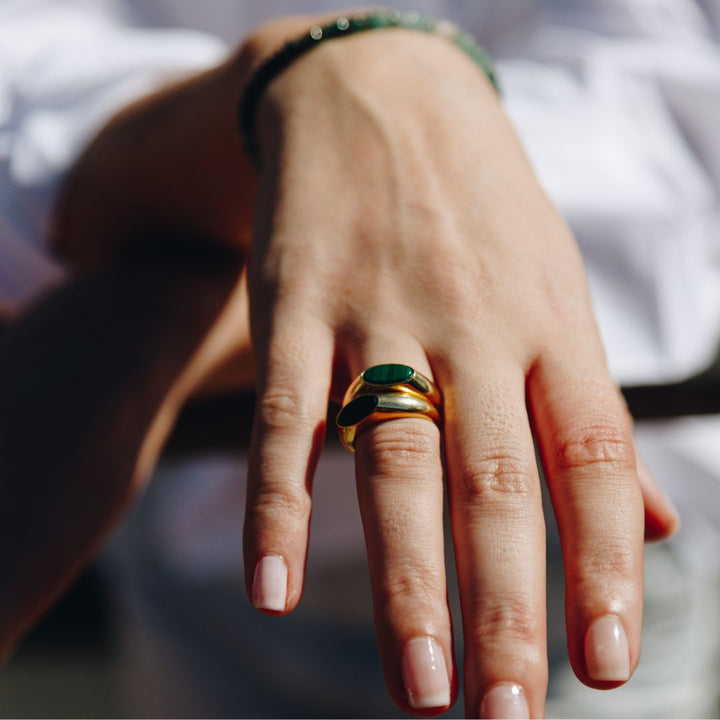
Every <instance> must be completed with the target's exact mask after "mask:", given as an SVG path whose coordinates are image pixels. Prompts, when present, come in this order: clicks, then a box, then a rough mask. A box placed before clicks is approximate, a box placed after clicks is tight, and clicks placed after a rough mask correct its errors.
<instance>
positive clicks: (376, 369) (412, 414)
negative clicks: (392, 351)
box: [335, 364, 441, 452]
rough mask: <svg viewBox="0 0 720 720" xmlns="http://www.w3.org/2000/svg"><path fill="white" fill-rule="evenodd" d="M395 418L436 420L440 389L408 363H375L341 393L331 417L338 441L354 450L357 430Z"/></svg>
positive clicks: (437, 418) (439, 419) (438, 413)
mask: <svg viewBox="0 0 720 720" xmlns="http://www.w3.org/2000/svg"><path fill="white" fill-rule="evenodd" d="M397 418H426V419H427V420H431V421H432V422H434V423H435V424H440V421H441V417H440V391H439V390H438V389H437V388H436V387H435V385H434V384H433V383H432V382H431V381H430V380H428V378H426V377H425V376H424V375H422V374H421V373H419V372H417V371H416V370H413V368H411V367H409V366H408V365H395V364H392V365H390V364H386V365H375V366H373V367H371V368H368V369H367V370H365V371H364V372H362V373H361V374H360V375H359V377H358V378H357V379H356V380H355V381H354V382H353V383H352V384H351V385H350V387H349V388H348V390H347V392H346V393H345V399H344V402H343V407H342V409H341V410H340V412H339V413H338V415H337V419H336V421H335V423H336V425H337V428H338V434H339V436H340V440H341V442H342V444H343V445H344V446H345V447H346V448H347V449H348V450H350V452H355V437H356V435H357V432H358V430H360V429H361V428H363V427H365V426H366V425H370V424H372V423H377V422H382V421H384V420H395V419H397Z"/></svg>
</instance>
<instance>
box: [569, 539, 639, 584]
mask: <svg viewBox="0 0 720 720" xmlns="http://www.w3.org/2000/svg"><path fill="white" fill-rule="evenodd" d="M575 575H576V577H575V584H576V585H577V586H578V587H580V588H583V587H588V588H597V587H598V586H605V585H607V583H608V581H610V580H611V581H612V582H618V581H619V582H623V583H632V582H634V581H635V580H636V579H637V578H638V577H640V576H641V575H642V560H641V557H640V556H639V554H638V553H636V552H633V550H632V549H631V548H629V547H627V546H625V545H620V544H618V543H615V544H608V545H606V546H605V547H603V548H602V550H601V551H600V552H598V550H597V548H595V549H594V550H593V552H591V553H587V554H585V555H584V556H583V557H582V558H581V559H580V560H579V561H578V563H577V566H576V568H575Z"/></svg>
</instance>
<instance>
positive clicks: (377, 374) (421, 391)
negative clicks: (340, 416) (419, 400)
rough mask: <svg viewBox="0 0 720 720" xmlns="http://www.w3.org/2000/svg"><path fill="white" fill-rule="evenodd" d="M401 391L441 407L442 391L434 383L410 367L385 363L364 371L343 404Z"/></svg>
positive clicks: (351, 387)
mask: <svg viewBox="0 0 720 720" xmlns="http://www.w3.org/2000/svg"><path fill="white" fill-rule="evenodd" d="M392 390H399V391H403V392H410V393H416V394H418V395H421V396H422V397H424V398H425V399H426V400H428V402H430V403H432V404H433V405H440V391H439V390H438V389H437V388H436V387H435V385H434V384H433V382H432V381H431V380H429V379H428V378H426V377H425V376H424V375H423V374H422V373H419V372H418V371H417V370H414V369H413V368H411V367H410V366H409V365H399V364H397V363H385V364H384V365H373V366H372V367H369V368H368V369H367V370H363V372H361V373H360V375H359V376H358V377H357V378H356V379H355V381H354V382H353V383H352V384H351V385H350V387H349V388H348V389H347V391H346V392H345V397H344V399H343V404H346V403H348V402H349V401H350V400H352V399H353V398H356V397H358V396H359V395H367V394H369V393H375V392H389V391H392Z"/></svg>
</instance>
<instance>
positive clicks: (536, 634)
mask: <svg viewBox="0 0 720 720" xmlns="http://www.w3.org/2000/svg"><path fill="white" fill-rule="evenodd" d="M478 358H482V359H483V360H482V362H478ZM433 366H434V367H436V371H437V374H438V378H439V380H440V382H441V383H442V386H443V387H444V388H445V444H446V464H447V472H448V493H449V501H450V517H451V521H452V529H453V538H454V544H455V556H456V561H457V573H458V583H459V588H460V600H461V605H462V613H463V630H464V632H463V635H464V638H465V697H466V700H465V702H466V705H465V707H466V713H468V716H472V717H517V718H520V717H530V716H531V717H540V716H542V714H543V710H544V700H545V693H546V689H547V659H546V630H545V527H544V523H543V517H542V501H541V493H540V481H539V477H538V472H537V465H536V462H535V456H534V451H533V443H532V436H531V433H530V423H529V419H528V416H527V412H526V410H525V395H524V387H525V376H524V373H523V371H522V369H521V368H520V367H518V366H517V363H513V362H512V361H508V362H507V363H506V362H503V359H502V358H499V357H498V356H497V355H496V356H494V357H493V358H492V359H490V358H488V357H487V353H482V352H477V353H474V354H473V355H472V356H469V355H468V353H467V351H465V352H464V353H463V352H456V353H454V354H453V355H451V356H450V359H449V361H447V362H442V363H438V365H436V364H435V361H433Z"/></svg>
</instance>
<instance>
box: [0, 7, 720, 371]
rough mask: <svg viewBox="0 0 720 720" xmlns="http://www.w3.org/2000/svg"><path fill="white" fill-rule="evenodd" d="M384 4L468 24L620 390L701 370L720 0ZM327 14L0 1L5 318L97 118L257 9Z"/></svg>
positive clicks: (231, 34)
mask: <svg viewBox="0 0 720 720" xmlns="http://www.w3.org/2000/svg"><path fill="white" fill-rule="evenodd" d="M394 5H396V6H398V7H401V8H409V7H417V8H418V9H420V10H422V11H424V12H427V13H428V14H432V15H435V16H444V17H449V18H450V19H453V20H455V21H457V22H459V23H461V24H462V25H463V26H464V27H466V28H467V29H468V30H470V31H472V32H474V33H475V34H476V35H477V36H478V37H479V38H480V39H481V40H482V41H483V42H484V43H485V44H486V46H487V47H488V48H489V49H490V51H491V52H492V53H493V54H494V56H495V57H496V58H498V65H499V70H500V78H501V82H502V85H503V92H504V102H505V106H506V108H507V111H508V113H509V115H510V117H511V118H512V120H513V122H514V123H515V125H516V127H517V128H518V131H519V133H520V135H521V138H522V140H523V141H524V144H525V146H526V148H527V152H528V154H529V156H530V158H531V161H532V163H533V165H534V167H535V169H536V172H537V174H538V176H539V178H540V181H541V182H542V183H543V185H544V186H545V188H546V190H547V191H548V193H549V195H550V196H551V198H552V199H553V201H554V202H555V203H556V204H557V205H558V207H559V208H560V210H561V211H562V212H563V214H564V215H565V216H566V218H567V219H568V220H569V222H570V224H571V226H572V228H573V230H574V232H575V234H576V236H577V239H578V242H579V244H580V247H581V250H582V252H583V254H584V257H585V259H586V263H587V267H588V274H589V279H590V285H591V290H592V294H593V298H594V302H595V309H596V313H597V316H598V319H599V323H600V327H601V332H602V334H603V338H604V340H605V343H606V346H607V350H608V357H609V362H610V365H611V369H612V371H613V373H614V375H615V376H616V378H617V379H618V380H619V381H621V382H624V383H638V382H667V381H671V380H675V379H678V378H682V377H685V376H688V375H690V374H693V373H694V372H697V371H699V370H700V369H702V368H703V367H704V366H705V365H706V364H707V363H708V362H709V360H710V359H711V358H712V356H713V353H714V351H715V349H716V347H717V342H718V337H720V209H719V208H720V205H719V202H718V197H719V196H720V193H719V192H718V189H719V188H720V133H718V132H717V128H718V127H720V45H719V44H718V36H717V28H718V23H719V22H720V11H719V10H718V6H720V3H719V2H717V1H715V2H713V1H712V0H709V1H708V2H691V1H690V0H686V1H683V0H654V1H653V2H645V1H642V2H620V1H619V0H584V2H582V3H571V2H567V0H566V1H560V0H554V1H547V2H542V1H540V0H514V2H513V3H490V2H487V1H485V2H471V1H470V0H465V1H460V2H442V1H436V2H432V1H431V0H426V1H424V2H412V3H411V2H397V3H394ZM335 7H336V2H333V1H332V0H315V1H314V2H313V1H311V0H306V1H305V2H289V1H288V0H286V1H285V2H283V1H281V0H274V1H273V0H266V2H263V3H254V2H249V1H248V2H237V0H209V2H205V3H195V2H192V0H142V1H141V0H124V1H123V0H102V1H101V2H97V1H95V2H90V1H89V0H88V1H87V2H83V1H82V0H5V2H4V3H3V4H2V5H0V312H1V311H2V310H3V309H4V308H11V307H15V308H17V307H19V306H21V305H22V304H24V303H26V302H27V301H28V300H30V299H31V298H32V297H34V296H35V295H36V294H37V293H38V292H40V291H41V290H42V289H43V288H44V287H46V286H47V285H49V284H51V283H53V282H56V281H57V280H58V279H59V278H60V277H62V269H61V268H60V267H59V265H58V264H57V262H55V261H53V260H52V259H51V258H49V257H48V255H47V252H46V249H45V246H44V240H45V238H46V236H47V226H48V222H49V217H50V211H51V207H52V202H53V198H54V194H55V192H56V189H57V186H58V182H59V180H60V179H61V178H62V175H63V172H64V171H65V170H66V169H67V168H68V166H69V165H70V164H71V163H72V161H73V159H74V158H75V157H76V156H77V154H78V153H79V152H80V150H81V149H82V147H83V146H84V145H85V144H86V142H87V141H88V139H89V138H90V137H91V136H92V134H93V133H94V132H95V131H96V130H97V128H98V127H99V126H100V125H101V124H102V122H103V121H104V120H105V119H106V118H107V117H108V116H110V115H111V114H112V113H113V112H114V111H116V110H117V109H118V108H119V107H121V106H122V105H124V104H126V103H127V102H129V101H130V100H132V99H134V98H135V97H137V96H139V95H142V94H144V93H145V92H147V91H148V90H150V89H152V88H153V87H155V86H156V85H157V84H159V83H162V82H164V81H166V80H167V79H169V78H170V77H171V76H173V75H175V74H177V73H179V72H187V71H193V70H197V69H201V68H204V67H207V66H209V65H212V64H214V63H216V62H218V61H219V60H220V59H221V58H222V56H223V54H224V52H225V49H226V47H227V43H237V42H238V41H239V39H241V38H242V37H243V35H244V34H245V33H247V32H248V31H249V30H250V29H251V28H252V27H253V26H255V25H256V24H258V23H259V22H262V21H263V20H265V19H268V18H269V17H272V16H275V15H281V14H284V13H287V12H292V13H298V12H305V11H318V10H325V11H329V10H332V9H333V8H335ZM141 25H145V26H148V25H149V26H151V27H152V26H155V29H147V28H144V27H141ZM188 26H194V27H200V28H201V29H202V30H204V31H206V32H205V33H200V32H197V31H195V30H189V29H185V28H187V27H188ZM168 28H172V29H168ZM207 33H212V34H207Z"/></svg>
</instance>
